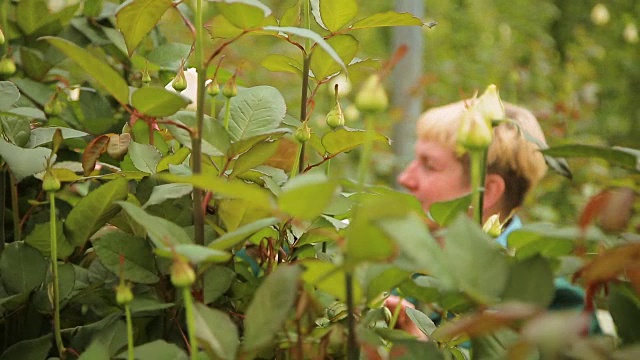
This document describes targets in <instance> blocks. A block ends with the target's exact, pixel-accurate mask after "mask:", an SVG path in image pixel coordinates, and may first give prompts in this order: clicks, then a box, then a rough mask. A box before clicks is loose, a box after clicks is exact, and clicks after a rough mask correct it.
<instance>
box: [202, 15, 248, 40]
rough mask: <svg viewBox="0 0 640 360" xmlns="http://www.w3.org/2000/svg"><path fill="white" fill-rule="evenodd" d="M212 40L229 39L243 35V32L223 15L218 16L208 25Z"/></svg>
mask: <svg viewBox="0 0 640 360" xmlns="http://www.w3.org/2000/svg"><path fill="white" fill-rule="evenodd" d="M206 27H207V30H208V31H209V34H210V35H211V37H212V38H214V39H217V38H222V39H229V38H234V37H236V36H239V35H241V34H242V32H243V30H242V29H241V28H239V27H237V26H235V25H233V24H232V23H231V22H230V21H229V20H227V18H226V17H224V16H223V15H216V16H214V17H213V18H212V19H211V20H209V22H208V23H207V25H206Z"/></svg>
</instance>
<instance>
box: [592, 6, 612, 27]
mask: <svg viewBox="0 0 640 360" xmlns="http://www.w3.org/2000/svg"><path fill="white" fill-rule="evenodd" d="M609 18H610V16H609V10H608V9H607V7H606V6H604V4H601V3H598V4H596V6H594V7H593V9H591V21H593V23H594V24H596V25H599V26H602V25H605V24H606V23H608V22H609Z"/></svg>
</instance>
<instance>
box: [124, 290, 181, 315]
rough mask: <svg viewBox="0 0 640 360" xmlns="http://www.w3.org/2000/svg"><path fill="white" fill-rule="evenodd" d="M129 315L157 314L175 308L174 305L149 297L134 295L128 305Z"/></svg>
mask: <svg viewBox="0 0 640 360" xmlns="http://www.w3.org/2000/svg"><path fill="white" fill-rule="evenodd" d="M130 306H131V313H133V314H138V313H139V314H141V315H142V314H145V315H149V313H150V312H156V313H157V312H159V311H160V310H164V309H168V308H170V307H173V306H175V304H174V303H166V302H163V301H162V300H159V299H157V298H155V297H152V296H149V295H136V296H135V297H134V298H133V301H132V302H131V304H130Z"/></svg>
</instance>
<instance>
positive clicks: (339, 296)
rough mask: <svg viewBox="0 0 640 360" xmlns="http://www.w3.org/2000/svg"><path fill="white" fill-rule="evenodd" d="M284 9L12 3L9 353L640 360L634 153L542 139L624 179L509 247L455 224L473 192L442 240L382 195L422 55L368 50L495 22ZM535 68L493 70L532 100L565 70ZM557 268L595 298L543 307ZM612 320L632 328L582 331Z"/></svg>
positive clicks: (397, 198)
mask: <svg viewBox="0 0 640 360" xmlns="http://www.w3.org/2000/svg"><path fill="white" fill-rule="evenodd" d="M265 3H266V2H265ZM265 3H262V2H260V1H258V0H223V1H212V2H206V3H205V2H203V1H202V0H196V1H194V2H193V4H187V3H182V2H176V3H173V2H171V1H168V0H128V1H126V2H123V3H122V4H117V3H114V2H109V1H86V2H79V3H74V4H69V5H66V4H62V3H60V2H45V1H43V0H21V1H20V2H15V3H12V2H8V1H4V2H2V8H1V9H0V10H1V13H0V28H1V29H2V32H3V35H4V38H5V42H4V45H3V52H2V54H3V58H2V59H1V60H0V74H1V75H2V76H3V80H4V81H0V112H1V113H0V124H1V129H2V138H1V139H0V156H1V159H2V162H1V163H0V164H1V165H2V176H1V178H0V180H1V181H0V185H1V188H0V190H1V193H2V194H3V196H4V195H7V196H6V197H3V200H4V202H3V206H1V207H0V220H1V222H2V227H0V237H1V243H0V248H1V254H0V279H1V283H0V313H1V314H2V318H1V323H0V334H1V339H2V341H1V342H0V349H1V351H2V355H0V359H3V360H4V359H18V358H19V359H43V358H49V357H54V358H55V357H59V358H66V359H74V358H83V359H110V358H129V359H133V358H137V359H164V358H166V359H184V358H188V357H189V356H190V357H191V358H192V359H195V358H210V359H235V358H243V359H247V358H265V359H269V358H318V359H322V358H343V357H346V358H349V359H357V358H358V357H361V358H367V359H379V358H397V359H403V358H436V359H438V358H445V359H451V358H456V359H461V358H464V357H465V356H472V357H473V358H480V359H484V358H500V357H505V356H507V354H509V356H512V357H514V358H526V357H527V356H537V355H542V356H545V357H546V356H548V357H563V356H564V357H577V358H581V357H587V356H591V358H595V359H608V358H610V357H609V356H616V357H615V358H629V359H632V358H635V357H637V355H638V352H640V348H638V345H637V342H638V341H640V336H639V335H638V334H640V327H639V326H640V325H639V324H638V322H637V321H633V319H637V318H639V317H640V299H639V297H638V293H639V292H640V268H638V265H637V259H638V258H639V257H640V247H639V246H638V236H637V234H633V233H632V231H630V229H632V228H633V226H635V225H636V224H637V219H633V218H631V215H632V210H633V208H634V207H637V201H636V200H635V194H636V192H637V187H638V185H637V180H638V179H637V176H638V175H637V174H638V172H639V171H640V168H639V167H638V164H639V163H640V162H639V161H640V160H639V159H640V154H639V152H638V150H634V149H631V148H629V147H609V146H605V145H608V144H603V143H599V144H592V143H585V144H569V143H567V144H562V146H554V147H551V148H550V149H547V150H545V154H546V155H547V158H548V161H549V164H550V165H552V167H553V168H555V169H556V170H557V171H558V172H561V173H564V174H565V175H567V169H566V163H565V162H564V160H562V159H561V158H563V157H564V158H574V157H576V158H586V159H587V160H586V161H589V162H590V163H591V162H596V163H597V164H598V166H600V167H601V169H602V171H603V172H606V174H607V176H608V177H609V179H612V180H611V181H612V182H611V183H608V184H605V183H598V184H596V185H595V186H594V188H596V189H597V190H598V191H596V192H598V194H597V195H596V196H593V197H592V198H588V199H587V200H586V201H583V202H582V203H577V204H574V205H576V206H577V207H579V208H580V214H579V216H577V217H576V219H573V218H571V219H567V218H558V217H556V218H554V219H553V220H555V222H554V223H533V224H530V225H527V226H525V227H524V228H523V229H522V230H519V231H516V232H514V233H513V234H512V235H511V236H510V237H509V249H508V250H507V249H504V248H502V247H500V246H499V245H497V244H496V243H495V241H493V239H492V238H491V236H490V235H488V234H487V233H485V232H484V231H483V230H482V228H481V227H480V225H479V224H478V223H477V221H473V220H472V219H469V218H468V217H467V216H464V215H461V214H460V213H461V212H464V211H463V209H466V208H468V205H469V202H470V201H471V199H474V198H476V197H475V196H472V197H465V198H461V199H456V200H454V201H451V202H449V203H444V204H439V205H438V206H435V207H434V209H433V210H432V214H431V216H432V217H433V218H434V219H435V220H436V221H437V222H438V223H439V224H440V225H442V226H444V227H446V230H441V231H437V232H434V233H432V232H431V231H430V230H429V229H428V227H427V225H426V223H427V222H428V219H427V217H426V215H425V214H424V213H423V211H422V209H421V207H420V204H418V202H417V200H415V199H414V198H412V197H411V196H408V195H406V194H404V193H401V192H397V191H395V190H393V189H391V188H389V187H387V186H381V185H370V184H374V183H376V181H375V179H376V176H375V174H374V173H373V171H372V169H371V168H372V166H371V165H372V164H375V163H376V162H378V160H379V159H376V156H375V155H376V154H379V153H382V152H385V151H387V149H388V144H389V141H388V138H387V136H386V135H388V134H386V133H384V130H385V129H388V125H387V124H383V123H382V120H385V119H388V118H389V116H388V115H387V114H386V113H385V111H386V110H387V101H388V100H387V95H386V92H385V89H384V84H385V82H388V81H392V79H389V78H388V74H389V71H390V69H391V68H392V67H393V65H394V59H397V57H400V56H402V49H400V50H399V51H398V52H397V53H396V54H393V55H384V56H383V57H384V58H385V59H384V60H379V59H374V58H369V57H367V54H371V53H375V51H376V49H375V48H373V49H365V48H364V47H365V46H364V45H365V44H374V43H370V41H371V38H372V36H373V37H374V38H375V36H377V35H379V34H381V33H382V32H383V31H387V30H389V29H390V28H392V27H395V26H416V27H422V28H424V29H425V31H426V32H427V33H428V34H433V37H434V38H435V39H432V41H433V43H432V44H430V46H431V47H435V46H438V42H437V41H441V42H442V41H447V40H446V39H449V41H450V42H452V43H453V46H454V47H457V46H464V47H466V48H471V46H470V45H469V44H467V45H464V41H469V40H467V39H457V38H455V37H453V36H452V34H455V31H453V30H451V29H450V28H449V27H450V26H451V24H455V23H456V22H463V21H464V20H467V19H466V18H464V19H458V20H456V19H452V20H451V23H448V22H447V21H441V20H439V19H438V17H439V16H440V15H441V14H444V13H455V14H465V11H466V12H469V14H475V15H474V16H478V19H477V20H478V24H479V25H478V26H479V27H482V26H481V25H482V24H481V22H480V20H482V16H484V15H486V14H485V13H484V12H485V11H488V10H487V9H486V8H483V9H472V8H473V6H462V5H460V6H459V7H460V8H458V7H455V8H452V7H448V6H449V5H445V2H441V3H437V7H434V9H433V10H434V14H430V15H429V20H431V18H434V20H438V21H439V22H440V25H438V26H440V28H438V27H436V28H434V29H430V26H432V25H433V24H431V23H425V21H426V20H424V19H418V18H416V17H414V16H412V15H410V14H406V13H397V12H394V11H390V9H387V8H382V7H381V8H380V9H378V8H377V7H378V6H372V7H371V8H368V9H367V8H365V4H364V3H362V2H356V1H355V0H311V1H296V2H291V3H285V2H275V1H274V2H272V3H271V4H269V5H270V6H267V5H265ZM434 3H436V2H434ZM447 3H448V2H447ZM501 3H502V2H499V1H496V2H495V4H496V6H498V5H500V4H501ZM505 3H506V2H505ZM511 3H512V2H511ZM523 3H524V2H523ZM543 4H545V5H544V6H541V8H540V11H539V13H538V15H543V16H542V18H543V19H542V21H543V22H544V23H545V24H550V23H553V21H554V19H555V18H554V9H555V8H552V7H551V6H550V4H551V3H549V2H543ZM284 5H287V6H284ZM358 5H360V8H359V7H358ZM450 6H454V5H450ZM456 6H457V5H456ZM504 6H506V5H504ZM527 6H531V5H527ZM620 6H622V5H620ZM498 7H499V6H498ZM461 9H465V11H462V12H460V11H459V10H461ZM372 10H375V11H372ZM378 10H379V11H378ZM436 10H437V11H436ZM498 10H500V9H498ZM612 11H613V10H612ZM45 14H46V15H45ZM469 14H467V15H469ZM483 14H484V15H483ZM529 15H531V16H533V14H529ZM531 21H533V20H531ZM522 26H523V28H528V27H527V26H526V25H525V24H522ZM507 27H508V26H507ZM498 28H499V29H502V30H501V31H502V32H503V33H505V34H506V33H510V34H515V35H514V36H520V34H521V32H520V31H518V30H514V29H511V30H507V28H506V27H498ZM532 28H533V29H538V30H539V27H538V26H532ZM440 29H442V30H440ZM492 29H493V30H495V29H496V28H495V27H493V28H492ZM523 31H524V30H523ZM536 31H537V30H536ZM557 31H558V33H559V34H560V33H562V34H565V36H566V32H567V30H566V28H563V27H561V26H559V25H558V29H557ZM438 32H439V33H438ZM372 34H374V35H372ZM437 34H440V35H437ZM503 35H504V34H503ZM437 37H441V39H440V40H437ZM480 38H481V39H483V40H482V41H485V40H487V39H490V38H491V36H481V37H480ZM361 39H363V40H361ZM436 40H437V41H436ZM458 40H459V41H461V42H462V43H457V41H458ZM482 41H481V42H479V45H478V46H482V49H486V48H490V49H493V48H494V47H492V45H494V44H495V43H494V42H492V41H490V42H489V43H483V42H482ZM487 41H488V40H487ZM471 43H472V44H474V46H476V45H477V43H478V42H476V41H471ZM519 43H520V42H519V41H516V40H514V41H513V44H514V45H513V46H516V44H519ZM569 44H570V43H569V42H567V43H563V45H562V46H563V48H562V49H561V50H559V51H561V53H562V57H561V58H562V59H568V58H571V56H572V54H574V51H576V50H575V49H573V48H571V46H570V45H569ZM372 46H373V47H375V46H379V45H372ZM447 46H452V45H447ZM545 46H546V45H545ZM443 48H445V47H444V45H443ZM447 48H448V47H447ZM478 49H480V48H478ZM545 49H546V50H548V48H545ZM495 51H496V53H500V51H504V52H507V51H505V50H504V49H503V50H500V48H498V50H495ZM636 51H637V50H636ZM383 53H384V52H383ZM478 53H479V55H478V58H479V59H485V58H486V59H485V61H493V60H494V59H496V58H498V59H502V61H504V62H505V63H504V64H503V66H504V68H507V69H511V70H509V71H516V72H518V70H517V69H518V68H517V67H516V68H514V66H513V63H511V62H509V61H511V60H514V59H511V60H510V59H508V58H503V57H501V56H500V55H498V54H494V53H491V52H487V53H481V52H480V51H478ZM429 56H430V57H431V56H432V57H435V58H434V59H433V60H434V61H433V62H431V64H432V66H446V63H439V62H437V61H436V60H437V59H438V52H437V51H434V52H431V53H430V54H429ZM447 56H448V55H447V54H443V58H446V57H447ZM620 58H623V57H622V56H621V57H620ZM520 60H521V61H525V59H520ZM563 61H564V60H563ZM466 65H468V66H471V63H466ZM481 65H482V63H479V64H475V65H473V66H477V68H476V69H475V70H474V69H465V70H464V73H465V74H475V75H478V74H480V73H482V71H483V70H481V69H482V66H481ZM529 65H530V64H527V65H526V66H525V67H524V68H523V69H524V70H523V71H521V72H520V73H518V74H515V75H513V74H512V76H513V79H516V80H517V79H520V80H517V81H516V80H514V81H511V80H509V79H512V78H502V77H500V76H498V77H496V80H495V82H497V83H498V84H500V83H504V84H505V85H504V89H505V93H506V94H507V95H508V96H509V97H511V98H515V97H518V96H522V97H524V96H525V95H527V96H530V94H531V93H530V92H525V90H522V89H521V88H520V82H519V81H521V79H532V81H534V80H535V79H537V80H535V81H543V80H544V81H546V80H549V74H547V73H543V74H539V73H536V72H535V68H534V67H531V66H529ZM547 65H548V64H547ZM542 68H546V67H545V66H542V65H541V66H540V69H542ZM435 69H436V67H433V68H431V69H430V70H429V71H435ZM513 69H516V70H513ZM447 71H448V73H449V74H453V73H455V72H456V70H455V69H454V70H447ZM449 71H450V72H449ZM260 74H266V75H264V76H262V75H260ZM347 74H348V76H349V80H350V84H348V83H345V82H344V81H343V80H340V79H341V76H344V75H347ZM516 75H517V76H522V77H521V78H519V77H517V76H516ZM524 75H526V76H524ZM567 76H569V75H567ZM469 77H472V75H469ZM483 80H484V79H480V80H475V81H478V82H482V81H483ZM489 80H491V81H494V80H493V79H489ZM522 81H524V80H522ZM527 81H528V80H527ZM558 81H561V80H558ZM335 83H337V84H338V87H334V84H335ZM565 83H566V82H565ZM436 84H437V87H442V88H445V89H448V90H447V91H456V90H455V89H456V87H458V86H461V85H460V84H458V83H456V79H455V78H449V79H448V80H447V79H444V78H443V79H441V80H438V81H437V82H436ZM465 84H467V85H465V88H466V87H473V88H476V89H477V88H483V87H485V86H486V84H487V83H484V84H477V83H473V82H472V83H465ZM469 84H470V85H469ZM347 85H349V86H351V87H353V90H352V91H351V93H349V92H347V91H345V88H346V87H347ZM427 88H428V89H429V90H430V91H431V90H432V89H433V85H429V86H427ZM341 90H342V92H341ZM548 90H549V89H548V88H546V87H545V86H542V88H541V89H540V94H542V93H545V92H546V91H548ZM520 91H522V92H523V93H522V94H521V93H520ZM438 94H440V95H439V96H441V97H442V98H443V99H444V98H448V99H449V98H451V96H450V95H445V94H446V92H445V91H439V92H438ZM562 96H564V95H562ZM433 100H434V99H433V97H432V95H429V96H428V101H433ZM436 100H437V101H438V102H440V101H439V100H440V99H436ZM451 100H455V99H451ZM544 100H546V101H548V99H546V98H544ZM559 101H563V100H562V99H561V100H559ZM572 106H576V107H580V106H581V105H580V104H573V105H572ZM611 106H613V105H611ZM580 108H581V107H580ZM354 109H357V110H356V111H353V110H354ZM327 113H328V116H327ZM596 113H597V111H594V112H593V114H596ZM594 116H595V115H594ZM318 118H320V119H322V120H323V121H322V122H321V121H318ZM325 119H326V123H325V122H324V120H325ZM616 138H618V137H612V138H611V139H616ZM620 138H623V136H622V135H621V137H620ZM595 145H598V146H595ZM621 145H626V146H629V142H628V141H621ZM595 158H597V159H598V160H594V159H595ZM337 161H342V164H345V163H346V164H355V165H352V166H335V165H336V162H337ZM583 181H584V180H583ZM585 182H586V181H585ZM603 185H616V186H617V187H616V188H612V189H606V190H602V191H600V189H601V187H602V186H603ZM567 196H568V195H567V193H566V192H565V193H562V192H560V191H558V194H555V196H554V197H553V201H556V202H569V201H570V200H569V199H568V198H567ZM545 201H546V203H550V202H551V200H545ZM573 208H575V206H574V207H572V209H573ZM541 209H542V210H543V208H539V209H538V211H539V212H542V210H541ZM557 214H560V215H562V214H563V212H562V211H559V212H557ZM534 215H535V213H534ZM533 217H535V216H533ZM561 220H562V221H561ZM443 243H444V244H445V246H444V247H441V244H443ZM416 274H421V275H420V276H417V275H416ZM559 277H567V278H569V279H570V280H571V281H575V282H576V284H578V286H581V287H583V288H584V289H585V290H586V300H585V304H586V306H585V310H586V311H585V312H576V311H570V312H562V311H557V312H550V311H547V310H546V308H547V306H548V305H549V303H550V302H551V301H552V298H553V293H554V286H553V283H554V279H555V278H559ZM605 288H606V289H607V290H608V291H607V292H605V291H603V289H605ZM391 291H396V292H397V293H398V294H399V295H400V296H401V297H403V298H405V297H409V298H413V299H415V300H416V301H418V302H420V303H422V304H426V305H425V306H424V307H421V308H419V309H418V310H413V309H410V310H407V316H409V317H410V318H411V319H412V320H413V321H414V322H415V323H416V324H417V325H418V327H419V328H420V330H421V331H423V332H424V333H425V334H427V335H429V337H430V340H429V341H418V340H417V339H415V338H414V337H412V336H410V335H409V334H407V333H406V332H404V331H402V330H398V329H394V326H393V325H394V324H395V322H396V321H397V317H398V316H399V314H398V313H396V314H391V313H390V312H389V310H388V309H387V308H385V307H384V306H383V300H384V298H385V297H386V296H388V294H389V292H391ZM594 306H595V307H597V308H602V309H606V310H608V311H609V312H610V313H611V315H612V317H613V320H614V322H615V325H616V330H617V335H615V336H614V335H608V336H602V335H594V334H591V335H590V336H587V335H586V329H587V326H588V322H589V320H590V315H591V312H592V311H594V310H595V308H594ZM434 314H435V315H438V317H440V318H441V319H444V320H442V321H441V322H439V323H438V324H437V326H436V324H435V323H434V322H433V321H432V319H431V318H430V317H429V316H433V315H434ZM428 315H429V316H428ZM467 340H471V344H472V350H471V351H469V350H468V346H467V345H468V343H469V342H468V341H467ZM609 354H615V355H609Z"/></svg>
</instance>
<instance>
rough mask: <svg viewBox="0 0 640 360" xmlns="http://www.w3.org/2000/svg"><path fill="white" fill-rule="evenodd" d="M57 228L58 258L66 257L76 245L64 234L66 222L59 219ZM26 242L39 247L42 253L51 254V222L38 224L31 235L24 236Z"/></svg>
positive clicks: (47, 255)
mask: <svg viewBox="0 0 640 360" xmlns="http://www.w3.org/2000/svg"><path fill="white" fill-rule="evenodd" d="M56 230H57V232H58V234H57V238H56V244H57V245H58V246H57V249H58V259H64V258H66V257H68V256H69V255H71V253H73V249H74V248H75V246H74V245H73V244H72V243H70V242H69V241H68V240H67V238H66V236H65V235H64V223H63V222H62V221H60V220H59V221H57V224H56ZM24 242H25V243H27V244H29V245H31V246H33V247H34V248H36V249H38V250H39V251H40V253H41V254H42V255H44V256H46V257H49V256H51V226H50V223H48V222H47V223H44V224H36V226H35V227H34V228H33V230H32V231H31V232H30V233H29V235H27V236H26V237H25V238H24Z"/></svg>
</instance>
